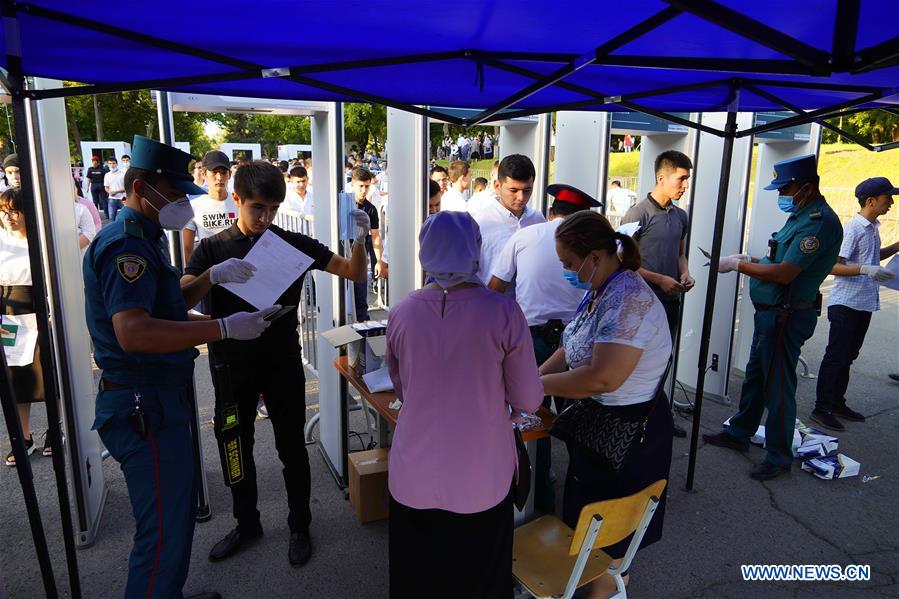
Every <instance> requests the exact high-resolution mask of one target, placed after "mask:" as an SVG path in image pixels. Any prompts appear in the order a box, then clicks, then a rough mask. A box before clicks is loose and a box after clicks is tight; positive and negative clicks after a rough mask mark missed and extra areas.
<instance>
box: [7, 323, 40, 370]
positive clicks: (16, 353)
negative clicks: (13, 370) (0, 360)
mask: <svg viewBox="0 0 899 599" xmlns="http://www.w3.org/2000/svg"><path fill="white" fill-rule="evenodd" d="M0 326H2V328H3V330H5V331H6V332H5V333H3V337H2V338H3V351H4V352H6V363H7V364H9V365H10V366H28V365H29V364H31V363H32V362H34V348H35V347H37V317H36V316H35V315H34V314H20V315H18V316H7V315H6V314H4V315H3V318H2V323H0Z"/></svg>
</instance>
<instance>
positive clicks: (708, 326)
mask: <svg viewBox="0 0 899 599" xmlns="http://www.w3.org/2000/svg"><path fill="white" fill-rule="evenodd" d="M736 133H737V112H736V110H734V109H733V105H732V108H731V110H729V111H728V113H727V124H726V125H725V127H724V152H723V153H722V156H721V178H720V180H719V182H718V205H717V207H716V209H715V230H714V234H713V235H714V236H713V238H712V250H711V251H712V257H711V259H710V261H709V262H710V264H709V283H708V287H707V288H706V296H705V314H704V316H703V319H702V336H701V337H700V341H699V360H698V365H697V367H698V370H699V373H698V376H697V378H696V397H695V399H694V402H693V405H694V407H693V431H692V435H691V436H690V459H689V465H688V467H687V487H686V488H687V491H692V490H693V478H694V475H695V474H696V449H697V445H698V443H699V425H700V422H701V420H702V394H703V391H704V388H705V374H706V372H707V371H708V365H707V362H708V359H709V335H710V334H711V331H712V312H713V311H714V308H715V291H716V289H717V285H718V261H719V259H720V258H721V240H722V238H723V236H724V216H725V207H726V204H727V191H728V189H727V188H728V183H729V182H730V166H731V164H730V163H731V159H732V157H733V150H734V139H735V137H736Z"/></svg>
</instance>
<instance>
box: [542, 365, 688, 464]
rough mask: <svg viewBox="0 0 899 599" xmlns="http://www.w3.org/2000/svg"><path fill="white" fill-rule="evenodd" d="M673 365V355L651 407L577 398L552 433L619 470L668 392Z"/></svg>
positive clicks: (640, 438) (602, 462) (564, 411)
mask: <svg viewBox="0 0 899 599" xmlns="http://www.w3.org/2000/svg"><path fill="white" fill-rule="evenodd" d="M670 368H671V358H669V359H668V366H667V367H666V368H665V373H664V374H663V375H662V378H661V379H659V384H658V386H657V387H656V392H655V394H654V395H653V398H652V400H651V401H650V402H649V407H648V409H643V408H642V407H640V406H639V405H638V406H606V405H603V404H601V403H599V402H598V401H596V400H595V399H593V398H592V397H587V398H583V399H575V400H572V401H571V403H570V404H569V405H568V407H566V408H565V409H564V410H562V412H561V413H560V414H559V415H558V416H557V417H556V420H555V422H553V425H552V427H551V428H550V431H549V434H550V435H552V436H553V437H556V438H557V439H560V440H562V441H565V442H570V443H574V444H575V445H578V446H579V447H581V448H582V449H584V450H586V452H587V454H588V455H589V456H590V457H592V458H593V459H594V461H596V462H597V463H598V464H599V465H601V466H603V467H604V468H607V469H609V470H611V471H612V472H614V473H616V474H617V473H618V472H620V471H621V468H622V467H623V466H624V463H625V461H626V460H627V456H628V454H629V453H630V450H631V447H632V446H633V444H634V443H635V442H637V441H638V440H639V442H640V443H642V442H643V440H644V436H645V434H646V424H647V423H648V422H649V417H650V416H651V415H652V411H653V409H654V408H655V405H656V402H657V401H658V400H659V397H660V396H662V395H664V394H663V393H662V387H663V386H664V384H665V380H666V379H667V378H668V370H669V369H670ZM635 407H636V408H637V409H634V408H635Z"/></svg>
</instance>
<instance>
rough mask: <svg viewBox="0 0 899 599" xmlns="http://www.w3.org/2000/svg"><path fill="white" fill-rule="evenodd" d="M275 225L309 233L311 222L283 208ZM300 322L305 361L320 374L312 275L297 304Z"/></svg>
mask: <svg viewBox="0 0 899 599" xmlns="http://www.w3.org/2000/svg"><path fill="white" fill-rule="evenodd" d="M274 224H275V225H277V226H279V227H281V228H282V229H284V230H285V231H292V232H294V233H303V234H304V235H308V234H309V231H310V222H309V221H308V220H306V219H305V218H304V217H303V215H302V214H300V213H299V212H294V211H293V210H287V209H285V208H282V209H280V210H278V214H277V216H276V217H275V222H274ZM297 312H298V314H297V316H298V320H299V322H300V344H301V345H302V347H303V363H304V364H305V365H306V366H307V367H308V368H309V369H310V370H311V371H313V372H314V373H315V374H316V375H317V374H318V352H317V350H316V347H315V338H316V336H317V334H318V306H316V303H315V281H314V280H313V278H312V276H311V275H307V276H306V277H305V278H304V279H303V293H302V295H301V296H300V305H299V306H297Z"/></svg>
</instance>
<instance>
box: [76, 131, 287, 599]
mask: <svg viewBox="0 0 899 599" xmlns="http://www.w3.org/2000/svg"><path fill="white" fill-rule="evenodd" d="M132 149H133V152H132V166H131V168H130V169H129V170H128V173H127V174H126V175H125V190H126V192H127V199H126V200H125V207H124V208H123V209H122V210H121V211H120V212H119V213H118V216H117V218H116V220H115V222H113V223H110V224H108V225H107V226H106V227H104V228H103V230H102V231H100V233H99V234H98V235H97V237H96V239H94V242H93V243H92V244H91V246H90V248H89V249H88V251H87V254H86V255H85V258H84V293H85V303H86V313H87V325H88V329H89V331H90V334H91V339H92V340H93V344H94V359H95V360H96V362H97V365H98V366H99V367H100V369H101V370H102V378H101V379H100V392H99V394H98V395H97V404H96V419H95V421H94V426H93V428H94V429H96V430H97V431H98V433H99V435H100V438H101V439H102V440H103V444H104V445H105V446H106V448H107V449H108V450H109V453H110V455H112V457H113V458H114V459H115V460H116V461H117V462H119V464H120V465H121V467H122V472H123V473H124V474H125V481H126V483H127V485H128V496H129V498H130V500H131V507H132V511H133V513H134V519H135V524H136V527H137V531H136V533H135V535H134V547H133V548H132V550H131V557H130V559H129V560H128V582H127V584H126V587H125V593H124V594H125V597H126V598H133V599H138V598H141V599H144V598H154V597H160V598H165V599H171V598H173V597H174V598H180V597H182V594H181V589H182V587H183V586H184V582H185V580H186V579H187V572H188V567H189V565H190V550H191V542H192V540H193V532H194V516H195V512H196V474H197V473H196V472H195V471H194V460H192V459H191V458H190V456H191V455H192V453H193V444H192V442H191V433H190V422H191V418H192V414H193V409H194V406H193V405H192V402H193V396H192V393H191V388H192V385H193V368H194V358H196V356H197V355H198V352H197V350H196V349H195V346H197V345H201V344H203V343H208V342H211V341H218V340H220V339H225V338H231V339H253V338H256V337H258V336H259V335H261V334H262V332H263V331H264V330H265V329H266V328H267V327H268V325H269V323H268V322H266V321H265V320H264V318H265V316H266V315H267V314H269V313H270V312H272V311H274V310H277V307H273V308H272V309H268V310H263V311H260V312H254V313H248V312H243V313H240V314H235V315H233V316H231V317H229V318H227V319H221V320H209V319H208V318H206V319H205V320H204V321H201V322H193V321H189V319H188V314H187V306H192V305H194V304H196V303H197V301H199V297H192V296H190V295H189V294H182V292H181V287H180V285H179V275H178V271H177V270H176V269H174V268H173V267H172V266H171V264H170V263H169V258H168V251H167V248H166V245H165V236H164V235H163V229H170V230H177V229H180V228H181V227H183V226H185V225H186V224H187V222H188V221H189V220H190V218H191V217H192V216H193V211H192V210H191V208H190V205H189V203H188V200H187V194H199V193H202V192H203V190H202V189H200V188H199V187H197V186H196V185H194V184H193V182H192V178H191V176H190V175H189V174H188V172H187V166H188V163H189V162H190V161H191V160H192V159H193V158H192V157H191V156H190V155H189V154H186V153H184V152H181V151H180V150H177V149H175V148H173V147H170V146H167V145H164V144H161V143H159V142H156V141H154V140H152V139H148V138H146V137H142V136H140V135H138V136H135V138H134V144H133V145H132ZM251 275H252V272H251V270H250V268H248V267H247V265H246V264H244V263H242V261H237V262H230V263H225V264H221V265H219V266H218V267H217V268H216V269H215V271H214V272H211V273H210V276H211V277H212V278H213V279H214V280H216V281H217V282H221V283H223V282H228V281H234V282H240V281H246V280H247V279H248V278H249V276H251ZM218 596H219V595H218V593H206V594H203V595H198V596H197V597H207V598H213V597H218Z"/></svg>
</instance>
